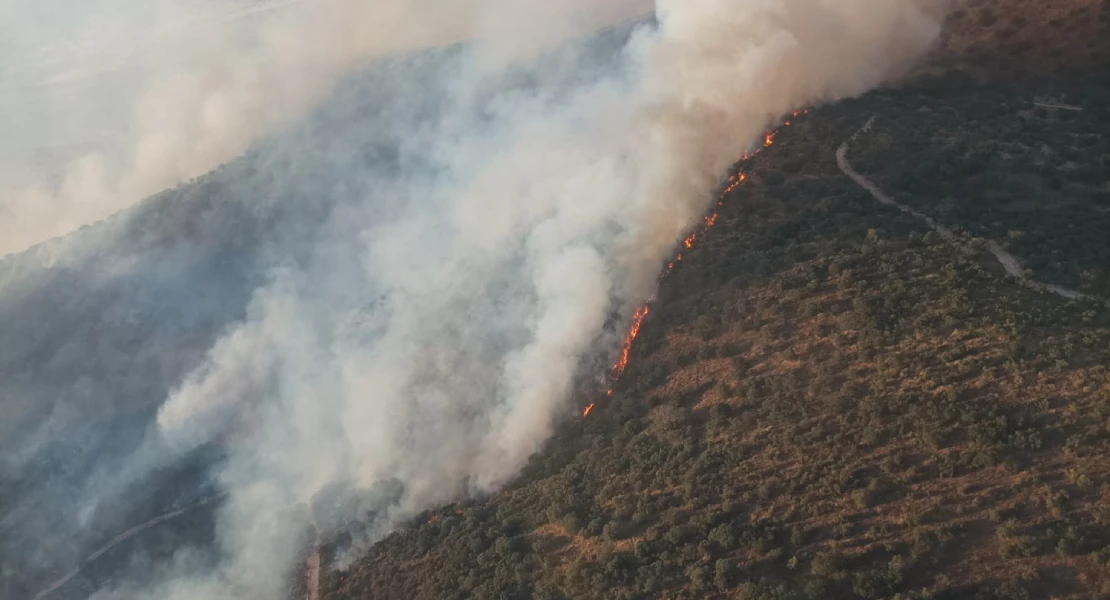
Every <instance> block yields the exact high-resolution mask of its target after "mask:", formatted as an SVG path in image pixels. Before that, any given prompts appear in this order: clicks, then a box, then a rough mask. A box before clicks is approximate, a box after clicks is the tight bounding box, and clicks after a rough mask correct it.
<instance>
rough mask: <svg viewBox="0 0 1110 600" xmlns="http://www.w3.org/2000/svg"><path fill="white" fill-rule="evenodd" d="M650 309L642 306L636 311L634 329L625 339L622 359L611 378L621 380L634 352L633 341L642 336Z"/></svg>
mask: <svg viewBox="0 0 1110 600" xmlns="http://www.w3.org/2000/svg"><path fill="white" fill-rule="evenodd" d="M648 312H649V309H648V307H647V305H646V304H645V305H644V306H641V307H640V308H637V309H636V312H635V313H633V315H632V327H630V328H629V329H628V335H626V336H625V337H624V346H623V347H622V348H621V357H620V358H619V359H618V360H617V362H616V363H615V364H614V365H613V370H612V372H611V373H610V376H611V377H612V378H613V379H620V376H621V375H622V374H623V373H624V368H625V367H627V366H628V353H629V352H630V351H631V350H632V341H633V340H635V339H636V336H637V335H639V334H640V324H641V323H643V322H644V317H646V316H647V315H648Z"/></svg>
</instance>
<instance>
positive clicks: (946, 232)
mask: <svg viewBox="0 0 1110 600" xmlns="http://www.w3.org/2000/svg"><path fill="white" fill-rule="evenodd" d="M874 122H875V117H871V118H870V119H868V120H867V123H864V125H863V127H861V128H860V129H859V131H857V132H855V133H854V134H852V137H850V138H848V139H847V140H845V141H844V143H843V144H841V145H840V147H839V148H837V150H836V165H837V166H838V167H840V170H841V172H843V173H844V174H845V175H847V176H848V177H850V178H851V179H852V181H854V182H856V184H857V185H859V186H860V187H862V188H863V189H865V190H867V191H868V192H870V193H871V196H872V197H874V198H875V199H876V200H878V201H879V202H882V203H883V204H889V205H891V206H896V207H898V209H900V210H901V211H903V212H906V213H909V214H911V215H913V216H915V217H917V218H918V219H921V220H922V221H925V223H926V224H927V225H928V226H929V227H930V228H931V229H932V230H933V231H936V232H937V233H938V234H940V236H941V237H943V238H944V239H946V240H951V239H954V238H955V234H953V233H952V230H951V229H948V228H947V227H945V226H943V225H941V224H939V223H937V222H936V221H935V220H933V219H932V217H929V216H928V215H925V214H923V213H921V212H918V211H916V210H914V209H912V208H910V207H908V206H906V205H905V204H901V203H899V202H897V201H896V200H894V199H893V198H891V197H890V196H888V195H887V194H886V193H884V192H883V190H882V189H881V188H879V186H877V185H875V182H873V181H871V180H870V179H868V178H866V177H864V176H863V175H861V174H859V173H858V172H856V170H855V169H853V168H852V163H851V162H850V161H849V160H848V147H849V145H850V144H851V143H852V142H853V141H855V140H856V139H857V138H858V137H859V136H860V135H862V134H864V133H867V132H868V131H870V130H871V125H872V124H873V123H874ZM986 245H987V249H988V250H990V253H991V254H993V255H994V258H995V259H996V260H997V261H998V262H999V264H1001V265H1002V268H1003V269H1005V270H1006V274H1007V275H1010V276H1012V277H1015V278H1017V279H1021V280H1022V281H1026V282H1029V283H1030V284H1032V285H1033V286H1034V287H1036V288H1039V289H1041V290H1044V291H1046V292H1050V293H1053V294H1056V295H1057V296H1060V297H1062V298H1067V299H1069V300H1074V299H1076V298H1083V297H1084V295H1083V294H1081V293H1079V292H1077V291H1075V290H1069V289H1067V288H1064V287H1060V286H1058V285H1053V284H1051V283H1043V282H1040V281H1036V280H1034V279H1031V278H1030V277H1029V276H1027V275H1026V274H1025V269H1023V268H1022V267H1021V261H1019V260H1018V259H1017V257H1016V256H1014V255H1013V254H1010V253H1009V252H1007V251H1006V250H1004V249H1003V248H1002V246H1000V245H998V244H997V243H996V242H992V241H987V242H986Z"/></svg>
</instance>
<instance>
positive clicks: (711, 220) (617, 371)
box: [582, 108, 809, 417]
mask: <svg viewBox="0 0 1110 600" xmlns="http://www.w3.org/2000/svg"><path fill="white" fill-rule="evenodd" d="M807 114H809V109H808V108H807V109H802V110H801V111H794V113H793V115H792V116H794V117H797V116H798V115H807ZM783 126H784V127H790V121H789V120H787V121H785V122H784V123H783ZM776 133H777V132H775V131H768V132H767V133H765V134H764V135H763V147H764V148H766V147H768V146H771V145H772V144H774V143H775V134H776ZM759 150H760V149H756V151H755V152H756V153H758V152H759ZM749 157H750V153H749V152H747V151H745V152H744V158H743V159H742V160H745V161H746V160H748V158H749ZM747 179H748V176H747V175H746V174H745V173H743V172H740V173H737V174H736V175H732V176H730V177H729V178H728V182H729V183H728V186H726V187H725V189H724V190H723V191H722V192H721V196H720V201H718V202H717V206H724V203H723V201H724V199H725V196H727V195H728V194H729V193H731V192H732V191H734V190H735V189H736V188H738V187H739V186H740V184H741V183H743V182H744V181H746V180H747ZM717 215H718V213H713V214H711V215H709V216H707V217H704V219H705V227H704V228H703V229H702V231H705V230H707V229H709V228H710V227H713V226H714V225H716V224H717ZM697 238H698V233H697V232H694V233H691V234H690V235H689V237H687V238H686V239H685V240H683V241H682V246H683V247H684V248H686V249H690V248H693V247H694V242H695V241H696V240H697ZM681 260H682V253H681V252H680V253H678V254H677V255H675V257H674V260H673V261H671V262H669V263H667V268H665V269H664V270H663V274H662V275H661V276H660V278H662V277H666V276H667V275H669V274H670V273H671V271H673V270H674V268H675V265H677V264H678V263H679V262H680V261H681ZM652 300H654V298H652V299H651V300H648V302H649V303H650V302H651V301H652ZM648 312H649V309H648V305H647V304H645V305H644V306H642V307H640V308H638V309H636V312H635V313H633V315H632V325H631V327H629V329H628V335H626V336H625V338H624V345H623V346H622V347H621V355H620V358H619V359H618V360H617V362H615V363H613V367H612V369H611V370H610V373H609V376H610V377H611V378H612V379H613V380H618V379H620V377H621V375H623V374H624V369H625V367H627V366H628V353H629V352H631V350H632V342H633V341H634V340H635V339H636V336H637V335H639V333H640V325H641V324H642V323H643V321H644V317H646V316H647V315H648ZM605 395H606V396H612V395H613V388H609V389H607V390H605ZM593 409H594V404H592V403H591V404H590V405H589V406H587V407H585V408H584V409H582V416H583V417H586V416H589V414H590V413H591V412H593Z"/></svg>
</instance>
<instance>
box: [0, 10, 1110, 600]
mask: <svg viewBox="0 0 1110 600" xmlns="http://www.w3.org/2000/svg"><path fill="white" fill-rule="evenodd" d="M625 35H627V31H616V32H615V34H614V33H613V32H610V33H609V34H607V35H605V36H601V37H600V38H599V39H598V40H597V41H596V42H595V43H596V44H598V45H600V46H601V47H603V48H610V49H611V48H612V47H619V46H620V45H621V44H622V40H623V38H622V37H621V36H625ZM609 38H613V39H609ZM1108 44H1110V3H1107V2H1105V1H1093V0H1074V1H1070V2H1064V3H1049V4H1044V3H1036V2H1033V1H1031V0H986V1H983V0H978V1H976V2H967V3H964V4H963V5H962V6H961V7H960V8H959V9H958V10H956V11H955V12H953V13H952V15H951V16H950V18H949V19H948V22H947V25H946V33H945V35H944V36H943V38H942V40H941V43H940V45H939V46H938V48H937V50H936V51H935V52H934V54H933V56H932V57H930V59H929V61H928V62H927V63H926V64H925V66H924V67H922V68H921V69H920V70H919V71H918V72H916V73H915V74H914V76H913V77H912V78H910V79H909V83H907V84H903V85H901V86H898V87H895V88H892V89H887V90H882V91H878V92H875V93H872V94H869V95H867V96H865V97H863V98H860V99H853V100H847V101H844V102H841V103H838V104H836V105H832V106H825V107H816V108H814V109H813V110H811V111H810V112H809V113H808V114H807V115H806V116H804V117H801V118H798V119H794V120H792V122H791V124H790V126H789V127H784V128H783V129H781V131H780V132H779V133H778V135H777V136H776V137H775V138H774V144H773V145H772V146H771V147H770V148H768V149H766V150H765V151H763V152H761V153H760V154H758V155H756V156H755V157H753V158H752V159H751V160H745V161H742V162H740V163H738V164H737V165H736V168H737V169H738V170H741V171H742V172H743V173H744V174H745V176H746V179H745V181H744V182H743V184H742V185H740V186H738V187H737V188H736V189H735V190H734V191H731V192H730V193H728V194H727V195H726V196H725V197H723V198H722V205H721V207H720V209H719V213H718V215H717V218H716V219H715V225H714V226H713V227H712V228H710V229H709V230H708V231H706V232H705V233H699V235H698V238H697V241H696V244H694V245H693V247H692V248H691V249H690V250H688V251H684V254H683V259H682V261H681V262H680V263H678V264H677V266H676V267H675V269H674V270H673V272H670V273H669V275H668V276H667V277H666V278H665V279H664V280H663V281H662V284H661V288H660V290H659V293H658V296H657V298H656V299H655V300H654V301H653V302H652V303H651V305H650V313H649V314H648V316H647V317H646V318H645V319H644V320H643V323H642V329H641V330H640V334H639V336H638V337H637V338H636V339H635V342H634V344H633V345H632V346H631V354H630V362H629V365H628V368H627V370H626V371H625V373H624V375H623V377H622V378H621V379H620V381H619V382H617V383H615V384H614V392H613V395H612V396H611V397H606V396H605V395H604V394H603V393H599V391H598V390H594V391H591V392H583V393H580V394H578V395H576V396H575V397H574V398H573V402H575V403H577V405H578V406H581V407H585V406H587V405H592V406H593V409H592V411H590V413H589V415H587V416H585V417H584V418H578V419H574V420H573V421H570V422H567V423H563V424H561V426H560V428H559V429H558V432H557V435H556V436H555V438H553V439H552V440H550V442H549V443H548V444H547V446H546V448H545V449H544V451H543V452H541V453H540V454H539V455H537V456H535V457H533V459H532V461H531V463H530V464H529V466H528V468H527V469H526V471H525V472H524V473H523V474H521V476H520V477H519V478H518V479H517V480H516V481H514V482H512V483H511V485H509V486H508V487H507V488H506V489H505V490H504V491H503V492H501V493H498V494H497V495H495V496H493V497H489V498H482V499H477V500H473V501H470V502H467V503H464V504H458V505H450V506H443V507H440V508H439V509H436V510H434V511H430V512H428V513H426V514H425V515H422V516H421V518H419V519H417V520H416V521H415V522H413V523H411V524H409V525H408V526H407V527H405V528H403V529H402V530H400V531H397V532H395V533H394V534H392V535H391V536H389V537H387V538H386V539H384V540H382V541H381V542H380V543H378V544H376V545H375V546H374V547H373V548H372V550H371V551H370V553H369V554H365V555H358V556H357V557H356V558H355V559H354V562H353V563H349V560H350V559H349V557H348V556H346V555H345V554H344V550H345V549H346V548H347V546H348V544H349V541H348V540H345V539H328V540H327V541H326V543H325V544H324V545H323V547H322V550H321V554H322V557H323V559H324V561H323V568H322V569H321V570H319V571H318V575H319V577H320V585H319V588H318V591H319V592H320V594H319V595H320V597H325V598H335V599H347V598H410V597H411V598H452V597H455V598H468V597H477V598H595V597H606V598H608V597H613V598H655V597H667V598H716V597H720V598H753V599H754V598H766V599H786V598H842V597H843V598H894V597H898V595H900V597H902V598H928V597H932V598H950V599H955V598H982V599H991V598H998V599H1006V598H1011V599H1021V598H1042V597H1044V598H1047V597H1060V598H1075V599H1080V598H1083V599H1086V598H1092V597H1094V598H1099V597H1110V475H1108V473H1110V470H1108V469H1107V464H1106V460H1105V459H1104V458H1103V456H1104V455H1106V444H1107V440H1108V439H1110V360H1108V359H1110V356H1108V354H1110V344H1108V341H1110V312H1108V309H1110V304H1108V300H1110V235H1108V233H1107V232H1108V230H1110V228H1108V225H1110V183H1108V181H1110V141H1108V140H1107V138H1106V134H1105V132H1106V131H1110V111H1108V108H1107V107H1108V106H1110V88H1108V85H1107V81H1108V79H1107V77H1106V70H1105V69H1106V67H1107V65H1108V64H1110V62H1108V61H1107V57H1108V56H1110V45H1108ZM453 51H454V50H451V49H448V50H446V51H445V54H444V56H449V55H450V54H451V53H452V52H453ZM599 53H600V54H604V52H599ZM411 58H412V63H409V62H406V61H405V60H400V61H397V63H396V64H382V65H374V66H372V67H371V68H370V69H369V71H368V72H365V73H355V74H352V75H351V77H350V78H349V80H346V81H344V82H342V83H341V84H340V85H339V86H338V89H337V91H336V94H335V97H333V98H331V99H329V101H328V104H327V105H326V106H323V107H321V108H320V110H319V111H318V112H317V113H315V114H313V115H311V116H310V117H309V118H308V119H306V121H305V122H304V123H299V124H297V125H296V126H294V127H292V128H291V129H290V130H289V131H283V132H280V133H278V134H275V136H274V138H272V139H267V140H264V141H263V142H262V143H260V144H259V146H258V147H256V148H254V149H252V150H251V151H250V152H249V153H248V154H247V155H246V156H244V157H242V158H240V159H237V160H235V161H233V162H232V163H230V164H228V165H225V166H223V167H221V168H220V169H218V170H216V171H214V172H213V173H210V174H208V175H205V176H204V177H201V178H198V179H197V180H194V181H190V182H187V183H184V184H182V185H181V186H179V187H178V188H177V189H174V190H168V191H166V192H164V193H162V194H159V195H157V196H155V197H153V198H150V199H147V200H146V201H144V202H142V203H140V204H139V205H138V206H136V207H134V208H133V209H130V210H127V211H124V212H122V213H120V214H118V215H116V216H115V217H113V218H112V219H109V220H108V221H106V222H103V223H100V224H97V225H94V226H91V227H88V228H86V229H85V230H83V231H82V232H80V233H78V234H75V235H74V236H70V237H67V238H65V239H61V240H55V241H52V242H49V243H47V244H43V245H41V246H40V247H37V248H35V249H32V250H30V251H28V252H25V253H22V254H19V255H13V256H9V257H4V258H2V259H0V284H2V285H4V286H5V292H8V293H6V294H4V295H3V296H2V297H0V375H2V376H3V377H2V379H3V380H4V382H5V385H4V387H3V389H2V390H0V395H2V396H3V401H4V402H5V409H6V412H5V417H6V418H5V422H4V423H3V425H2V426H0V448H2V449H3V450H4V452H3V453H2V454H3V456H4V459H5V460H3V461H0V507H2V508H3V510H0V534H2V535H0V597H5V598H6V597H13V598H22V597H35V594H36V593H40V594H41V593H43V592H44V591H49V596H50V597H51V598H85V597H88V596H89V595H90V594H92V593H93V592H94V591H95V590H96V589H98V588H99V587H101V586H103V585H111V584H113V583H115V582H119V581H129V580H132V581H140V580H142V578H143V577H148V576H149V575H150V574H151V573H156V572H158V569H159V568H161V567H162V566H164V565H167V564H170V563H171V561H173V560H175V559H176V558H178V557H180V556H181V555H183V554H187V553H189V552H194V551H196V552H197V554H198V555H199V554H201V553H202V551H203V550H206V549H211V548H212V547H213V546H214V544H215V542H214V540H215V538H217V536H218V534H219V531H218V529H219V528H218V523H217V516H216V515H217V514H218V510H219V508H220V505H221V503H222V499H223V498H224V496H223V495H221V494H219V492H218V491H217V490H216V489H215V488H216V485H217V484H216V483H215V482H214V480H213V479H212V471H213V469H212V466H213V465H219V464H221V461H223V460H224V459H225V456H224V453H225V449H224V448H222V447H220V444H219V443H214V444H211V445H209V446H205V447H202V448H199V449H197V451H196V452H194V453H192V454H190V455H188V456H186V457H184V459H183V460H181V461H179V462H177V463H174V464H172V465H170V466H168V467H166V468H162V469H159V470H157V471H155V472H153V473H151V474H149V476H146V477H144V478H136V479H134V480H131V479H128V475H127V471H126V469H125V468H124V467H126V466H128V464H127V463H126V458H127V457H128V456H129V455H130V453H131V452H133V451H134V450H135V449H136V448H138V447H139V446H140V444H142V443H144V438H143V436H144V433H145V432H146V431H147V429H148V427H149V425H150V423H151V422H152V419H153V418H154V415H155V414H156V411H157V409H158V406H159V403H160V402H161V401H162V400H164V399H165V398H166V396H167V394H168V393H170V392H171V391H172V390H173V389H174V388H175V387H176V386H178V385H179V384H180V381H181V378H182V377H183V376H184V374H186V373H189V372H190V371H191V370H193V369H194V368H195V367H196V366H197V365H198V364H199V363H200V362H201V360H202V358H203V355H204V353H205V351H206V349H208V348H210V347H211V345H212V344H213V342H214V340H216V339H219V337H220V336H221V335H222V333H223V332H225V331H226V329H227V328H228V327H229V326H231V325H232V324H234V323H236V322H238V321H241V320H242V319H244V318H245V315H247V313H248V310H249V309H248V307H249V305H250V302H251V298H252V296H253V294H254V291H255V290H257V289H258V287H259V286H260V285H263V284H264V282H265V281H266V280H267V277H268V274H269V273H271V272H273V271H274V270H275V269H279V268H281V267H283V266H286V265H289V264H297V265H301V266H304V265H311V264H312V261H313V260H320V258H321V257H319V256H313V251H314V250H313V249H314V241H315V237H314V236H316V235H318V233H319V231H318V230H319V228H320V226H321V223H323V222H328V219H329V217H330V216H334V215H335V214H343V211H345V210H350V209H351V207H352V206H361V204H362V203H364V202H365V199H364V198H361V197H359V196H358V192H357V190H359V189H362V188H365V187H366V186H367V185H368V182H369V181H376V180H378V179H382V180H386V181H389V180H390V178H391V177H395V176H396V173H397V172H398V171H400V170H403V169H404V168H405V167H412V166H413V165H417V166H424V165H426V164H427V163H428V161H429V158H428V157H425V156H416V155H411V154H405V152H404V151H403V150H398V149H399V148H402V149H403V148H404V147H405V146H406V145H405V144H404V143H403V141H404V139H405V136H407V135H409V133H410V132H411V131H412V130H415V129H418V128H419V125H420V124H419V118H422V117H421V115H434V114H436V112H437V111H439V110H442V109H443V107H442V106H440V102H439V100H438V99H439V98H441V97H442V95H443V94H442V92H443V90H442V89H440V88H439V87H437V85H439V83H436V82H439V81H441V80H442V79H444V77H442V72H441V71H437V70H436V69H450V68H451V66H450V61H444V62H443V63H437V61H434V60H433V61H422V60H419V57H411ZM437 65H438V66H437ZM564 67H566V71H567V73H570V74H577V73H580V72H581V74H579V75H567V76H568V77H569V76H581V77H593V76H595V74H591V73H592V72H588V71H589V70H587V69H579V68H574V67H573V66H566V65H564ZM424 69H429V71H427V72H425V71H424ZM429 82H432V83H429ZM549 83H551V82H549ZM539 84H540V82H527V81H519V82H518V81H510V82H507V83H505V86H507V87H509V88H513V89H516V87H520V88H521V89H527V88H528V86H530V85H539ZM552 85H555V84H554V83H552ZM411 86H420V87H419V88H416V87H411ZM394 88H399V89H406V90H408V91H413V94H412V97H420V98H426V99H427V101H426V103H424V104H421V105H420V106H418V107H417V110H408V109H411V108H412V107H411V106H408V105H407V103H409V102H410V97H409V96H408V95H406V94H396V97H394V95H391V94H389V93H388V92H387V91H388V90H391V89H394ZM401 105H405V106H403V107H401ZM401 108H404V109H406V110H401ZM398 114H402V115H415V116H414V117H413V119H414V120H412V121H409V120H405V119H398V118H397V117H396V115H398ZM866 123H871V126H870V127H869V129H868V130H867V131H861V128H862V127H863V126H864V125H865V124H866ZM857 133H858V135H857ZM853 136H856V137H855V138H854V139H853ZM849 139H852V141H851V143H850V145H849V146H847V147H846V152H845V157H846V159H847V160H848V161H850V164H851V166H852V167H854V169H855V170H856V171H858V173H859V174H860V175H859V176H860V177H864V178H867V179H868V180H870V181H872V182H874V185H876V186H877V187H878V188H881V190H882V192H883V193H885V194H886V197H888V198H889V199H890V201H891V202H897V203H899V204H901V205H902V206H904V207H906V210H900V209H899V208H897V207H895V206H892V205H889V204H883V203H882V202H880V201H879V200H878V199H876V197H875V196H874V195H873V194H871V193H869V192H868V191H867V190H866V189H864V188H863V187H861V186H860V185H858V184H857V182H855V181H853V179H852V178H851V177H849V176H848V175H847V174H846V173H845V172H844V171H842V170H841V168H840V166H839V165H838V163H837V151H838V149H839V148H841V147H842V144H844V143H845V142H846V141H847V140H849ZM306 149H308V151H306ZM373 208H374V209H375V210H377V209H380V210H383V211H385V212H389V211H393V210H397V209H398V207H397V206H394V205H390V204H388V203H384V204H383V205H381V206H374V207H373ZM907 211H916V212H917V213H918V214H917V215H915V214H913V213H912V212H907ZM351 214H352V216H355V215H354V213H351ZM923 216H924V217H928V218H930V219H932V220H933V221H934V223H935V224H936V225H938V226H939V227H940V228H943V230H939V229H938V230H932V229H931V228H930V226H929V225H928V223H927V222H926V221H924V220H923V218H922V217H923ZM344 225H346V226H348V227H350V228H352V229H354V228H357V227H359V222H358V221H357V219H353V220H352V221H351V222H350V223H344ZM943 232H950V233H951V234H950V235H949V234H947V233H943ZM339 233H341V234H349V233H350V232H349V231H344V232H339ZM335 237H336V239H337V240H338V241H336V243H335V247H330V246H329V248H328V250H329V252H330V254H329V255H328V256H326V257H324V259H325V260H327V259H333V258H335V257H340V256H345V255H346V256H354V255H356V254H357V253H359V252H361V251H362V248H361V246H358V245H357V244H356V243H355V242H354V241H353V240H354V237H355V236H350V235H336V236H335ZM348 238H350V240H349V241H348V242H347V243H346V244H347V245H344V242H342V240H345V239H348ZM998 252H1005V253H1009V254H1008V255H1007V256H1010V255H1012V257H1014V260H1015V261H1020V268H1018V269H1017V270H1018V271H1019V274H1018V275H1017V276H1014V275H1012V274H1008V273H1007V269H1014V268H1015V267H1014V266H1013V265H1007V264H1006V263H1005V261H1002V262H1000V260H999V259H998V258H997V257H998V256H999V254H998ZM1050 286H1055V287H1050ZM1052 289H1061V290H1066V291H1068V292H1069V293H1070V292H1072V291H1074V292H1075V294H1074V295H1076V296H1077V298H1075V299H1070V300H1069V299H1066V298H1062V297H1060V296H1059V295H1058V294H1055V293H1052V291H1051V290H1052ZM352 295H353V296H354V295H357V294H352ZM583 387H590V386H589V385H584V386H583ZM90 491H93V492H96V495H95V497H96V498H98V499H100V500H102V502H103V503H102V504H101V505H100V506H98V507H94V508H92V509H89V508H88V507H86V506H84V505H78V504H77V503H78V502H82V501H83V500H84V499H86V498H88V497H89V494H90ZM166 515H171V516H172V518H166V519H165V520H160V519H163V517H165V516H166ZM174 515H176V516H174ZM147 524H152V525H151V526H150V527H149V528H145V527H146V525H147ZM136 527H139V528H141V531H138V532H137V533H135V534H134V535H132V536H130V537H127V538H126V539H123V540H120V538H119V536H120V535H121V534H124V533H127V532H133V531H135V528H136ZM117 540H119V543H116V541H117ZM307 543H309V542H307V541H306V544H307ZM308 550H309V549H308V548H306V552H307V551H308ZM89 557H95V560H90V559H89ZM216 558H217V557H215V556H211V557H207V558H205V560H213V561H214V560H216ZM317 558H319V557H318V556H314V557H310V559H309V560H307V561H306V563H313V564H318V561H316V560H314V559H317ZM340 567H342V569H341V568H340ZM70 573H72V574H73V576H72V577H71V578H67V574H70ZM278 576H280V574H278V575H275V577H278ZM291 579H293V582H292V585H293V587H294V588H295V590H294V591H293V592H291V594H292V595H293V596H295V597H302V596H304V597H309V598H314V597H315V594H313V593H312V592H313V591H314V590H311V589H310V587H311V586H308V585H306V582H305V581H303V580H301V581H298V580H297V577H296V575H295V574H294V576H293V577H291ZM55 584H57V585H58V587H56V588H52V587H51V586H53V585H55Z"/></svg>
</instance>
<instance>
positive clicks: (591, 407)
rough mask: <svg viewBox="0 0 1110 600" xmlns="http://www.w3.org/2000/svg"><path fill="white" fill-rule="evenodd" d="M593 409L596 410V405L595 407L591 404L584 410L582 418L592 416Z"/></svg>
mask: <svg viewBox="0 0 1110 600" xmlns="http://www.w3.org/2000/svg"><path fill="white" fill-rule="evenodd" d="M593 409H594V405H593V404H591V405H589V406H587V407H586V408H584V409H582V416H583V417H588V416H590V411H592V410H593Z"/></svg>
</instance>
